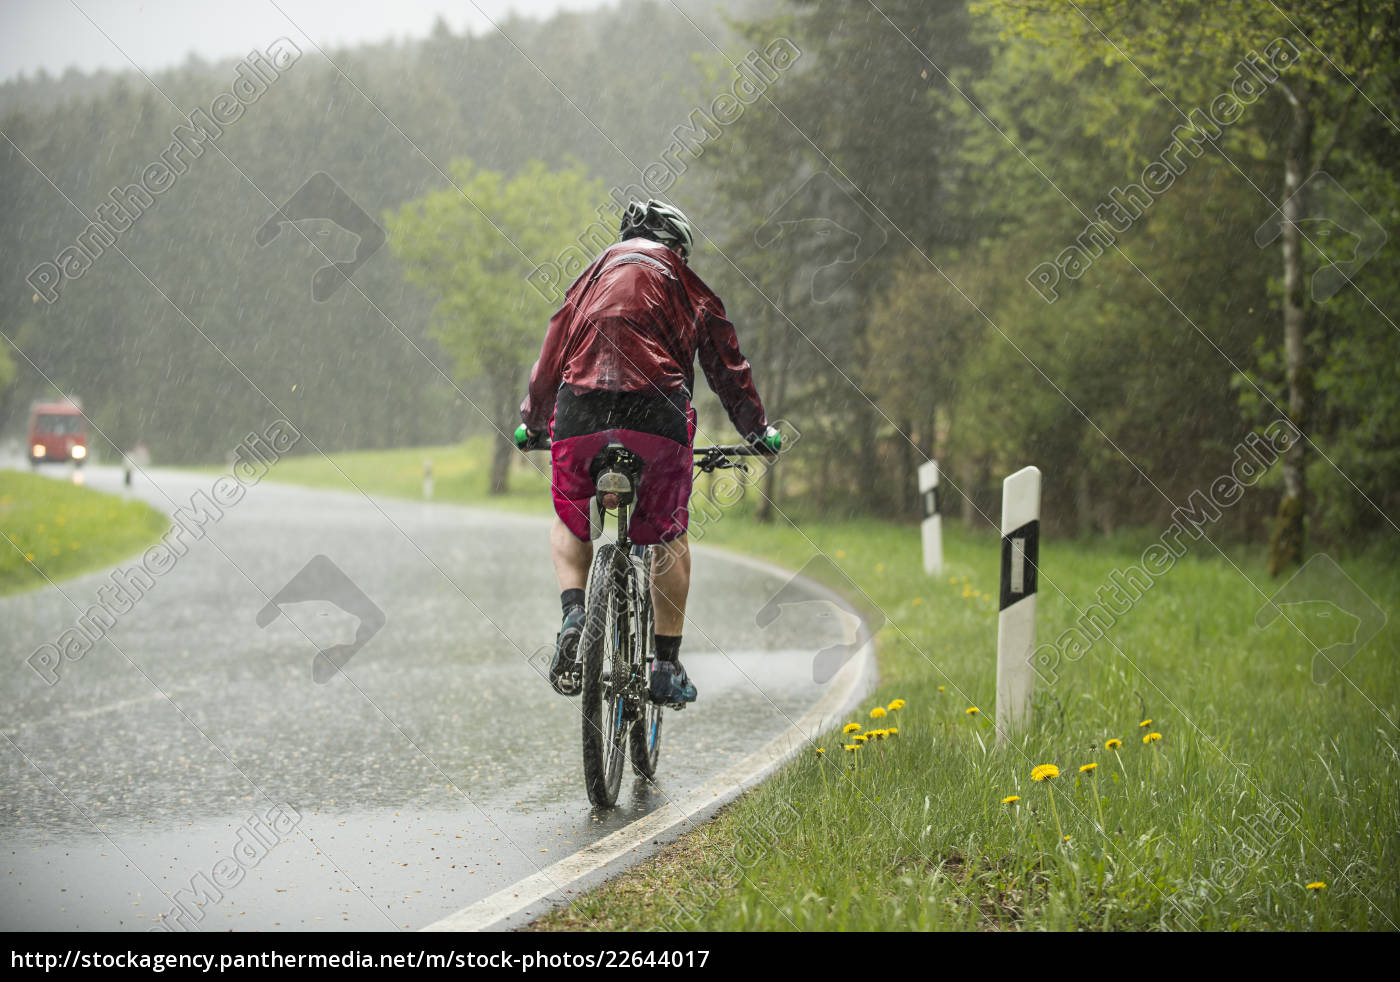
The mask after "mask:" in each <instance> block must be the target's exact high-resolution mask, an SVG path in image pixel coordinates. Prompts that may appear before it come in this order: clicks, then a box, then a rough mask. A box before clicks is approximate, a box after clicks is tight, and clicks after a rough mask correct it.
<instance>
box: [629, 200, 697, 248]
mask: <svg viewBox="0 0 1400 982" xmlns="http://www.w3.org/2000/svg"><path fill="white" fill-rule="evenodd" d="M620 231H621V234H622V238H623V241H626V240H627V239H635V238H643V239H651V240H652V241H654V242H660V243H661V244H662V245H665V246H670V247H671V248H672V249H674V250H676V252H678V253H680V255H681V258H683V259H684V258H686V257H688V256H689V255H690V248H691V245H692V244H693V240H692V239H691V237H690V219H688V218H686V217H685V214H684V213H683V212H682V211H681V210H680V209H679V208H673V207H671V206H670V205H668V204H666V203H664V202H661V201H657V200H656V199H655V198H653V199H652V200H650V201H648V202H647V203H646V204H642V203H641V202H639V201H633V202H632V203H631V204H629V205H628V206H627V210H626V211H624V212H623V213H622V228H621V229H620Z"/></svg>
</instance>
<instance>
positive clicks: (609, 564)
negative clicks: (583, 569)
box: [579, 544, 632, 808]
mask: <svg viewBox="0 0 1400 982" xmlns="http://www.w3.org/2000/svg"><path fill="white" fill-rule="evenodd" d="M626 574H627V567H626V557H624V556H622V555H620V554H619V552H618V549H617V547H616V546H615V545H612V544H608V545H604V546H602V547H601V548H599V549H598V551H597V554H596V555H595V556H594V557H593V569H592V572H591V573H590V574H589V578H588V606H587V615H586V619H585V621H584V627H583V638H582V639H581V640H580V641H579V648H580V650H581V654H582V660H583V780H584V784H585V786H586V787H587V788H588V800H589V801H591V802H592V803H593V804H594V805H596V806H598V807H600V808H611V807H612V806H613V805H614V804H616V803H617V792H618V788H619V787H620V786H621V784H622V767H623V763H624V762H625V759H626V757H627V731H628V730H629V729H630V724H631V722H632V721H631V720H626V719H624V718H623V717H624V713H625V711H626V699H625V697H624V693H625V688H626V683H627V680H628V678H629V676H630V666H629V665H628V659H627V651H626V645H625V644H624V639H625V638H626V637H627V633H628V626H629V625H628V624H627V620H628V611H627V598H626V595H625V593H624V591H623V589H622V587H623V583H624V577H625V576H626Z"/></svg>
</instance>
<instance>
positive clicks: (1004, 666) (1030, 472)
mask: <svg viewBox="0 0 1400 982" xmlns="http://www.w3.org/2000/svg"><path fill="white" fill-rule="evenodd" d="M1039 566H1040V470H1039V469H1038V468H1035V467H1023V468H1021V469H1020V470H1019V471H1017V472H1016V473H1015V474H1012V475H1011V476H1010V477H1008V478H1007V479H1006V480H1005V481H1003V482H1002V484H1001V605H1000V611H1001V613H1000V614H999V615H998V616H997V742H998V743H1005V742H1006V741H1007V739H1008V738H1010V737H1011V736H1013V735H1014V734H1017V733H1020V732H1024V731H1025V729H1026V728H1027V727H1028V726H1029V725H1030V721H1031V691H1032V688H1033V686H1034V682H1035V672H1034V670H1033V669H1032V667H1031V652H1032V651H1033V650H1034V649H1035V592H1036V580H1037V575H1036V574H1037V571H1038V569H1039Z"/></svg>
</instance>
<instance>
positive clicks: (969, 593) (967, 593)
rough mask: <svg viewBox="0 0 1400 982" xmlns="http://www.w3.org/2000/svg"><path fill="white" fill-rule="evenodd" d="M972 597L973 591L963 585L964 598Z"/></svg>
mask: <svg viewBox="0 0 1400 982" xmlns="http://www.w3.org/2000/svg"><path fill="white" fill-rule="evenodd" d="M971 597H972V591H971V590H969V589H968V588H967V587H963V599H964V600H968V599H971Z"/></svg>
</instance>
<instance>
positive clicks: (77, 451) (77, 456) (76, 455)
mask: <svg viewBox="0 0 1400 982" xmlns="http://www.w3.org/2000/svg"><path fill="white" fill-rule="evenodd" d="M86 456H87V447H85V446H83V445H82V444H81V443H77V444H74V445H73V459H74V460H82V459H83V458H84V457H86Z"/></svg>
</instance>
